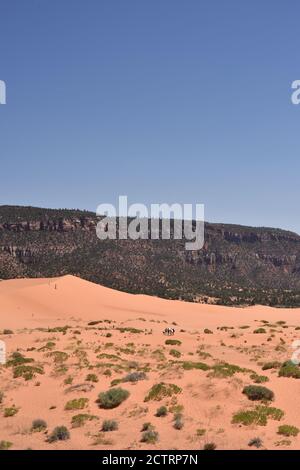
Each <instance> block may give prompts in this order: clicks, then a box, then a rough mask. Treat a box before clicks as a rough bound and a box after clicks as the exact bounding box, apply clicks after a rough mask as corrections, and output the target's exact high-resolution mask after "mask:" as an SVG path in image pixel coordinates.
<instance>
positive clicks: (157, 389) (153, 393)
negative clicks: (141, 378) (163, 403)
mask: <svg viewBox="0 0 300 470" xmlns="http://www.w3.org/2000/svg"><path fill="white" fill-rule="evenodd" d="M178 393H181V388H180V387H178V386H177V385H175V384H166V383H164V382H160V383H159V384H155V385H153V387H151V389H150V390H149V392H148V395H147V396H146V397H145V399H144V401H145V402H147V401H150V400H155V401H160V400H163V399H164V398H166V397H171V396H173V395H177V394H178Z"/></svg>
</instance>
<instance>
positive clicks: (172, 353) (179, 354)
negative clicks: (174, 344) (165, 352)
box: [169, 349, 181, 357]
mask: <svg viewBox="0 0 300 470" xmlns="http://www.w3.org/2000/svg"><path fill="white" fill-rule="evenodd" d="M169 354H170V356H173V357H180V356H181V352H180V351H177V349H171V350H170V352H169Z"/></svg>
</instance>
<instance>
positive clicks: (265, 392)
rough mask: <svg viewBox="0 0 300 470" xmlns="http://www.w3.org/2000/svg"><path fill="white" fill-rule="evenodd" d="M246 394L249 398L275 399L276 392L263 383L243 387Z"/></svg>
mask: <svg viewBox="0 0 300 470" xmlns="http://www.w3.org/2000/svg"><path fill="white" fill-rule="evenodd" d="M243 393H244V395H246V396H247V397H248V398H249V400H273V399H274V393H273V392H272V390H270V389H269V388H267V387H262V386H261V385H247V386H246V387H244V389H243Z"/></svg>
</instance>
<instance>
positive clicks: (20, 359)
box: [6, 351, 34, 367]
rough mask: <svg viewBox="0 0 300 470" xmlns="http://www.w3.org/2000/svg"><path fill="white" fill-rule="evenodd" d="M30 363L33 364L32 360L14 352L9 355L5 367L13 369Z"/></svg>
mask: <svg viewBox="0 0 300 470" xmlns="http://www.w3.org/2000/svg"><path fill="white" fill-rule="evenodd" d="M30 362H34V359H32V358H31V357H24V356H23V354H21V353H19V352H17V351H16V352H14V353H13V354H12V355H11V357H10V359H9V360H8V361H7V363H6V365H7V367H15V366H19V365H21V364H28V363H30Z"/></svg>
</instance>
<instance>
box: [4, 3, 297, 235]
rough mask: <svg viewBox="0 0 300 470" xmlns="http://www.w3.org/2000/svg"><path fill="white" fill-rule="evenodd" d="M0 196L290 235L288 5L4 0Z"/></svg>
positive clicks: (293, 62) (293, 144)
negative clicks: (196, 218) (154, 208)
mask: <svg viewBox="0 0 300 470" xmlns="http://www.w3.org/2000/svg"><path fill="white" fill-rule="evenodd" d="M0 10H1V27H0V79H1V80H5V82H6V85H7V104H6V105H5V106H2V105H1V106H0V158H1V185H0V203H1V204H20V205H35V206H43V207H70V208H82V209H83V208H85V209H90V210H96V206H97V205H98V204H100V203H103V202H111V203H115V202H116V200H117V197H118V195H121V194H125V195H128V198H129V202H130V203H134V202H140V203H145V204H150V203H156V202H167V203H172V202H180V203H196V202H198V203H204V204H205V211H206V219H207V220H210V221H218V222H231V223H241V224H246V225H264V226H276V227H282V228H287V229H291V230H294V231H297V232H298V233H300V213H299V198H300V185H299V170H300V159H299V152H300V151H299V148H300V146H299V143H300V132H299V131H300V105H299V106H295V105H292V104H291V98H290V97H291V83H292V81H293V80H296V79H300V55H299V47H298V46H299V42H300V41H299V24H298V23H299V14H300V4H299V2H298V1H297V0H290V1H289V2H282V1H275V0H264V1H261V0H251V1H247V2H246V1H241V0H226V2H225V1H224V0H187V1H183V0H180V1H179V0H151V1H150V0H147V1H146V0H126V1H124V0H85V1H84V0H80V1H79V0H51V1H48V0H47V1H46V0H26V2H25V1H23V0H0Z"/></svg>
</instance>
